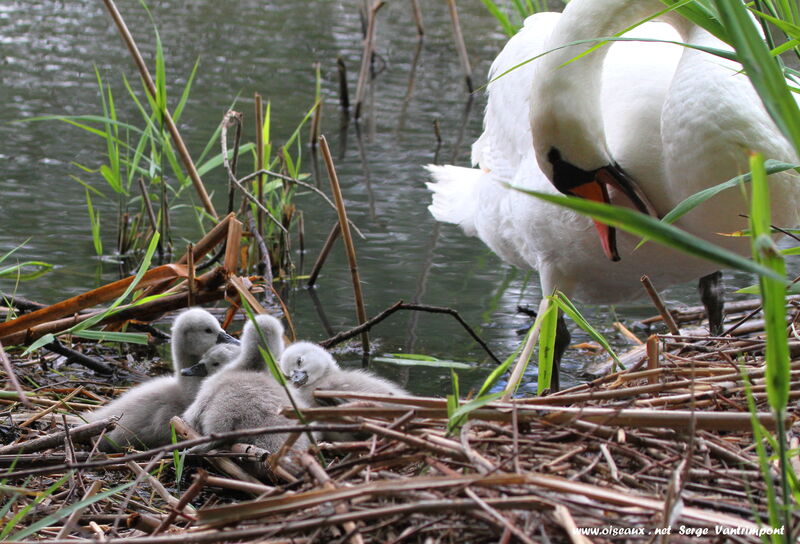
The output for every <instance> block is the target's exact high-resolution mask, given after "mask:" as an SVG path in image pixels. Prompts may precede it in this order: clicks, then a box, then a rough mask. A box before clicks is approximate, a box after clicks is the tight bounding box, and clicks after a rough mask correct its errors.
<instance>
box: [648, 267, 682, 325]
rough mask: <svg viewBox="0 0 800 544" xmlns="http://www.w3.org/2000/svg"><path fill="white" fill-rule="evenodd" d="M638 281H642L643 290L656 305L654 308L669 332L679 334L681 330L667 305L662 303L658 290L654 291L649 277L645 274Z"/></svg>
mask: <svg viewBox="0 0 800 544" xmlns="http://www.w3.org/2000/svg"><path fill="white" fill-rule="evenodd" d="M640 281H641V282H642V285H643V286H644V289H645V291H647V294H648V295H650V300H652V301H653V305H654V306H655V307H656V310H658V313H659V314H661V317H662V319H663V320H664V323H666V325H667V329H669V332H670V334H680V333H681V331H680V330H679V329H678V325H677V323H675V319H674V318H673V317H672V314H671V313H670V312H669V310H668V309H667V305H666V304H664V300H663V299H662V298H661V295H659V294H658V291H656V288H655V287H654V286H653V282H651V281H650V278H648V277H647V276H642V278H641V280H640Z"/></svg>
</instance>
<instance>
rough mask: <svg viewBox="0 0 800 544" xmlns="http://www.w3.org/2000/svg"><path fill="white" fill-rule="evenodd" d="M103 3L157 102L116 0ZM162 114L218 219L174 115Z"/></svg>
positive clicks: (206, 204) (191, 175) (202, 196)
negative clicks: (173, 117) (115, 2)
mask: <svg viewBox="0 0 800 544" xmlns="http://www.w3.org/2000/svg"><path fill="white" fill-rule="evenodd" d="M103 3H104V4H105V5H106V9H108V12H109V14H111V18H112V19H113V20H114V24H116V25H117V30H118V31H119V34H120V37H121V38H122V41H124V42H125V45H126V46H127V48H128V51H129V52H130V54H131V56H132V57H133V61H134V62H135V63H136V67H137V68H139V74H140V75H141V76H142V80H143V81H144V83H145V86H146V87H147V92H148V93H149V94H150V97H151V98H152V99H153V100H156V98H157V95H158V91H157V89H156V84H155V82H153V78H152V76H151V75H150V71H149V70H148V69H147V64H145V62H144V58H142V54H141V53H140V52H139V48H138V47H137V45H136V42H135V41H134V39H133V36H132V35H131V33H130V31H129V30H128V27H127V26H126V25H125V21H124V20H123V19H122V15H120V13H119V11H118V10H117V6H116V5H115V4H114V0H103ZM161 114H162V117H163V120H164V124H165V125H166V126H167V130H168V131H169V133H170V135H171V136H172V141H173V142H174V143H175V147H176V148H177V150H178V154H179V155H180V156H181V160H182V161H183V165H184V166H185V167H186V172H187V173H188V174H189V178H191V180H192V184H193V185H194V188H195V190H196V191H197V194H198V195H199V196H200V201H201V202H202V203H203V207H204V208H205V209H206V211H207V212H208V213H209V214H210V215H211V216H212V217H213V218H214V219H217V218H218V216H217V211H216V210H215V209H214V204H212V203H211V199H210V198H209V197H208V193H207V192H206V188H205V186H204V185H203V181H202V180H201V179H200V174H199V173H198V172H197V168H195V166H194V161H192V157H191V155H190V154H189V150H188V149H187V148H186V144H184V143H183V138H182V137H181V134H180V132H179V131H178V127H177V126H176V125H175V121H173V119H172V115H170V113H169V111H168V110H167V108H166V104H164V110H163V111H162V112H161Z"/></svg>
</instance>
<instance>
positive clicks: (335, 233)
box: [307, 223, 342, 287]
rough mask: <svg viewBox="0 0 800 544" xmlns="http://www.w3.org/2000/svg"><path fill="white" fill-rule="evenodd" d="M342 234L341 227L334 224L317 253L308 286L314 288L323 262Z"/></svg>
mask: <svg viewBox="0 0 800 544" xmlns="http://www.w3.org/2000/svg"><path fill="white" fill-rule="evenodd" d="M341 232H342V225H341V224H339V223H336V224H335V225H334V226H333V228H332V229H331V231H330V232H329V233H328V237H327V238H326V239H325V243H324V244H323V245H322V249H321V250H320V251H319V255H318V256H317V260H316V261H314V267H313V268H312V269H311V274H310V275H309V276H308V284H307V285H308V286H309V287H314V284H315V283H317V278H318V277H319V273H320V271H321V270H322V265H324V264H325V261H326V260H327V258H328V254H329V253H330V252H331V249H333V244H334V242H336V239H337V238H338V237H339V234H341Z"/></svg>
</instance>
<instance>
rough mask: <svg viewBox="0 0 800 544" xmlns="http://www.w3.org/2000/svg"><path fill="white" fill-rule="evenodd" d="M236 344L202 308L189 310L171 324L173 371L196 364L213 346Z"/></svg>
mask: <svg viewBox="0 0 800 544" xmlns="http://www.w3.org/2000/svg"><path fill="white" fill-rule="evenodd" d="M219 343H238V340H236V339H235V338H234V337H232V336H231V335H229V334H228V333H226V332H225V331H224V330H223V329H222V327H221V326H220V324H219V322H218V321H217V320H216V318H215V317H214V316H213V315H211V314H210V313H208V312H207V311H205V310H203V309H202V308H190V309H189V310H186V311H185V312H183V313H181V314H180V315H179V316H178V317H177V318H175V322H174V323H173V324H172V364H173V366H174V367H175V371H176V372H177V371H180V370H181V369H184V368H189V367H190V366H193V365H194V364H196V363H197V362H198V361H199V360H200V358H201V357H202V356H203V354H204V353H205V352H207V351H208V350H209V349H211V347H213V346H214V345H215V344H219Z"/></svg>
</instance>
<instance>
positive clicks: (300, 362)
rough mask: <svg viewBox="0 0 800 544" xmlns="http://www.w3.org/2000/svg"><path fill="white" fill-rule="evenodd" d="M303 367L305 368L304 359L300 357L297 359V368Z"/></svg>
mask: <svg viewBox="0 0 800 544" xmlns="http://www.w3.org/2000/svg"><path fill="white" fill-rule="evenodd" d="M301 366H303V358H302V357H298V358H297V367H298V368H300V367H301Z"/></svg>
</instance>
